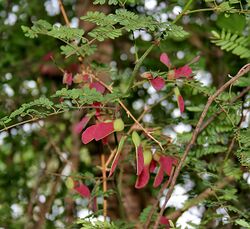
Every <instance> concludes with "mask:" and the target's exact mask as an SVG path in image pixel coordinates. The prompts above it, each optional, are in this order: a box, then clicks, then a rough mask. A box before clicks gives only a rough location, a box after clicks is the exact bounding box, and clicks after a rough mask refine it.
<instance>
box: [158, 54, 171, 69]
mask: <svg viewBox="0 0 250 229" xmlns="http://www.w3.org/2000/svg"><path fill="white" fill-rule="evenodd" d="M160 61H161V62H162V63H163V64H165V65H166V66H167V67H168V68H171V62H170V59H169V57H168V55H167V54H166V53H162V54H161V56H160Z"/></svg>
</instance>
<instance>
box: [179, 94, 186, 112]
mask: <svg viewBox="0 0 250 229" xmlns="http://www.w3.org/2000/svg"><path fill="white" fill-rule="evenodd" d="M177 101H178V106H179V109H180V112H181V113H183V112H184V110H185V103H184V99H183V97H182V96H181V95H179V96H178V98H177Z"/></svg>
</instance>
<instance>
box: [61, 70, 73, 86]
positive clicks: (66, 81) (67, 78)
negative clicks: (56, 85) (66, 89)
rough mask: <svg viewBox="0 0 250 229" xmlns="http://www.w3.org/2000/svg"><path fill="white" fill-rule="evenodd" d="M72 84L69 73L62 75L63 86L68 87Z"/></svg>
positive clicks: (71, 77)
mask: <svg viewBox="0 0 250 229" xmlns="http://www.w3.org/2000/svg"><path fill="white" fill-rule="evenodd" d="M72 82H73V76H72V73H71V72H65V73H64V74H63V84H67V85H68V86H70V85H71V84H72Z"/></svg>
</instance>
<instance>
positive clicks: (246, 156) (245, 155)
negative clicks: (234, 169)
mask: <svg viewBox="0 0 250 229" xmlns="http://www.w3.org/2000/svg"><path fill="white" fill-rule="evenodd" d="M238 142H239V146H240V147H239V149H238V151H237V153H236V155H237V156H238V158H239V160H240V162H241V164H242V165H243V166H246V167H248V168H250V130H249V129H243V130H241V131H240V132H239V135H238Z"/></svg>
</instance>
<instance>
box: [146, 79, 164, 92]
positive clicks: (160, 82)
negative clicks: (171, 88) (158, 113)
mask: <svg viewBox="0 0 250 229" xmlns="http://www.w3.org/2000/svg"><path fill="white" fill-rule="evenodd" d="M149 81H150V83H151V85H152V87H153V88H154V89H155V90H156V91H160V90H161V89H162V88H164V86H165V80H164V79H163V78H162V77H160V76H157V77H155V78H154V79H150V80H149Z"/></svg>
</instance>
